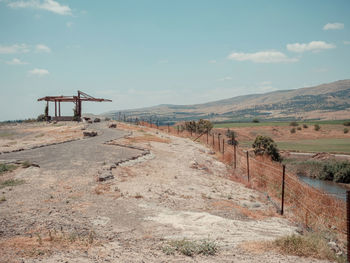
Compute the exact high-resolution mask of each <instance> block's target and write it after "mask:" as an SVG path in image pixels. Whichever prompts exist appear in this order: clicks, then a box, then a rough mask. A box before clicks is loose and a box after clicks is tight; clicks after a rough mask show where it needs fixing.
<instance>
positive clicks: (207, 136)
mask: <svg viewBox="0 0 350 263" xmlns="http://www.w3.org/2000/svg"><path fill="white" fill-rule="evenodd" d="M207 144H209V130H207Z"/></svg>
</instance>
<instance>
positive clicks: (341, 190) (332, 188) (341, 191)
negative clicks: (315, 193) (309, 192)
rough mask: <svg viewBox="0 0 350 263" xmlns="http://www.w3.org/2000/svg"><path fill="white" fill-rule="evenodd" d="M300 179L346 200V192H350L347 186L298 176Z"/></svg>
mask: <svg viewBox="0 0 350 263" xmlns="http://www.w3.org/2000/svg"><path fill="white" fill-rule="evenodd" d="M298 177H299V179H300V180H301V181H303V182H305V183H307V184H308V185H311V186H312V187H315V188H317V189H320V190H323V191H325V192H326V193H328V194H331V195H334V196H335V197H337V198H339V199H341V200H344V201H345V200H346V191H347V190H350V188H347V187H346V186H343V185H341V184H338V183H334V182H331V181H323V180H319V179H315V178H311V177H307V176H302V175H298Z"/></svg>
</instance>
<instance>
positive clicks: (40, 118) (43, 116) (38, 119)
mask: <svg viewBox="0 0 350 263" xmlns="http://www.w3.org/2000/svg"><path fill="white" fill-rule="evenodd" d="M36 121H38V122H40V121H46V117H45V115H44V114H40V115H39V116H38V117H37V118H36Z"/></svg>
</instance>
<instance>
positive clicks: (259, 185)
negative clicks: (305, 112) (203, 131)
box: [145, 124, 346, 241]
mask: <svg viewBox="0 0 350 263" xmlns="http://www.w3.org/2000/svg"><path fill="white" fill-rule="evenodd" d="M145 125H147V124H145ZM148 126H149V125H148ZM153 128H154V127H153ZM147 129H149V128H147ZM287 129H289V128H288V127H287ZM170 133H172V134H173V135H176V136H179V137H185V138H195V137H198V135H196V134H193V135H192V137H191V135H190V133H189V132H186V131H185V132H181V133H179V134H178V133H177V131H176V130H175V129H170ZM222 138H223V136H221V140H220V146H221V147H220V150H221V151H222ZM198 140H199V141H200V142H202V143H203V144H205V145H208V146H209V147H210V148H211V149H212V150H214V151H215V152H216V153H215V156H216V158H217V159H218V160H220V161H222V162H224V163H226V164H227V165H229V166H233V162H234V150H233V147H232V146H230V145H227V144H225V154H222V153H221V151H219V147H218V145H219V144H218V140H217V136H214V140H215V141H214V142H213V136H209V138H208V143H209V144H207V137H206V135H203V136H202V137H200V138H199V139H198ZM226 141H227V140H226ZM250 152H251V151H250ZM236 161H237V169H236V170H233V172H232V174H231V175H227V176H228V177H229V178H230V179H232V180H234V181H238V182H240V183H243V184H244V185H246V186H247V187H248V188H254V189H257V190H259V191H262V192H264V193H267V194H268V195H269V196H270V198H271V200H273V201H274V202H275V203H276V204H278V205H279V204H280V202H281V180H282V166H281V164H279V163H276V162H272V161H270V160H269V159H268V158H266V157H256V156H254V154H252V153H251V154H250V156H249V168H250V181H249V182H247V177H246V175H247V159H246V152H245V151H243V150H242V148H240V147H237V151H236ZM243 209H244V208H243ZM345 209H346V207H345V202H343V201H341V200H338V199H336V198H334V197H333V196H331V195H328V194H326V193H325V192H322V191H320V190H317V189H315V188H312V187H310V186H309V185H307V184H305V183H302V182H301V181H300V180H299V179H298V178H297V176H296V175H293V174H286V181H285V215H287V216H288V217H290V218H292V219H293V220H295V221H297V222H299V223H302V224H303V225H304V226H305V227H307V228H312V229H314V230H321V231H325V230H326V231H333V232H336V233H337V234H338V238H339V239H340V240H343V241H345V234H346V233H345V229H346V217H345V215H346V213H345V211H346V210H345ZM241 212H243V213H245V214H246V215H247V216H249V217H254V214H256V211H253V213H251V212H249V210H248V211H241ZM257 216H258V217H262V216H264V215H263V214H262V215H257Z"/></svg>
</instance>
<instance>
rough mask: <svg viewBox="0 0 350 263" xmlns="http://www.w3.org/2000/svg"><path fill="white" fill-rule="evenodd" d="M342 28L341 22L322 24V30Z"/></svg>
mask: <svg viewBox="0 0 350 263" xmlns="http://www.w3.org/2000/svg"><path fill="white" fill-rule="evenodd" d="M343 28H344V24H343V23H328V24H325V25H324V27H323V30H339V29H343Z"/></svg>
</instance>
